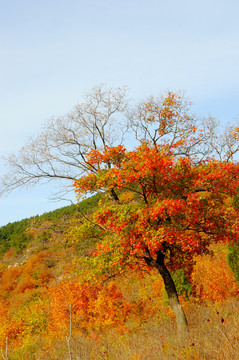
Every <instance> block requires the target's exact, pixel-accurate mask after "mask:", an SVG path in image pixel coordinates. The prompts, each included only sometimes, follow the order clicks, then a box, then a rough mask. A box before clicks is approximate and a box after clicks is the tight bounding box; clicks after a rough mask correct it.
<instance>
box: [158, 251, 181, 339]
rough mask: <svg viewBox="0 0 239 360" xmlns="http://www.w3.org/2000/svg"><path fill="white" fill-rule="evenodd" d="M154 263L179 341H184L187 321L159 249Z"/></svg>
mask: <svg viewBox="0 0 239 360" xmlns="http://www.w3.org/2000/svg"><path fill="white" fill-rule="evenodd" d="M155 265H156V268H157V270H158V272H159V273H160V275H161V276H162V278H163V281H164V286H165V290H166V293H167V295H168V300H169V305H170V307H171V309H172V310H173V312H174V314H175V317H176V323H177V333H178V338H179V341H180V342H184V340H185V338H186V333H187V330H188V322H187V319H186V316H185V313H184V311H183V308H182V306H181V304H180V302H179V299H178V294H177V290H176V286H175V284H174V281H173V279H172V276H171V274H170V272H169V270H168V269H167V267H166V265H165V263H164V254H162V253H161V251H160V252H158V254H157V261H156V264H155Z"/></svg>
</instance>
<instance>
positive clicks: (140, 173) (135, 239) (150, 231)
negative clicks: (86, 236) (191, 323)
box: [75, 142, 239, 334]
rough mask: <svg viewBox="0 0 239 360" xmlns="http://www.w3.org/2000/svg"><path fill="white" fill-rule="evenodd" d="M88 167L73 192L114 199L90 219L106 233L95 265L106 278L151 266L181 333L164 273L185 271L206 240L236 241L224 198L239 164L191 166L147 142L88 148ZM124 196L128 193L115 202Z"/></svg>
mask: <svg viewBox="0 0 239 360" xmlns="http://www.w3.org/2000/svg"><path fill="white" fill-rule="evenodd" d="M176 151H177V149H176ZM88 162H89V163H91V164H92V165H93V166H96V167H98V168H100V169H101V170H99V171H98V173H97V174H89V175H86V176H83V177H81V178H80V179H78V180H76V182H75V188H76V192H77V194H78V195H81V194H85V193H86V192H94V191H96V189H104V190H107V189H108V191H111V189H114V191H115V192H116V193H117V194H118V197H119V201H117V202H115V201H113V202H103V203H102V205H101V207H100V208H99V210H98V212H97V214H96V215H95V222H97V223H98V224H99V225H100V226H101V228H102V231H103V232H104V233H105V236H104V238H103V240H102V241H101V242H99V243H98V244H97V248H96V250H95V252H94V257H95V258H98V268H101V270H102V275H103V276H105V277H106V278H107V277H112V276H115V274H117V273H121V272H122V271H125V270H129V269H130V270H131V271H132V270H136V271H143V270H145V269H150V268H155V269H157V271H158V272H159V273H160V275H161V276H162V278H163V280H164V285H165V290H166V292H167V295H168V299H169V304H170V306H171V308H172V309H173V311H174V314H175V316H176V321H177V327H178V331H179V334H182V333H183V332H184V330H185V328H186V327H187V320H186V317H185V314H184V312H183V309H182V307H181V306H180V303H179V300H178V295H177V291H176V287H175V284H174V282H173V279H172V276H171V273H170V272H171V271H173V270H176V269H185V270H186V272H187V273H188V274H190V272H191V269H192V266H193V262H194V256H195V255H198V254H203V253H207V252H208V249H209V246H210V245H211V244H212V243H217V242H226V243H229V244H231V243H233V242H235V241H238V238H239V231H238V230H239V222H238V220H239V217H238V215H239V214H238V211H236V210H235V207H234V206H233V204H230V203H228V202H229V201H228V199H229V200H230V199H232V198H233V196H235V194H236V192H237V188H238V186H239V165H238V164H237V163H232V162H231V163H228V162H220V161H215V160H208V161H204V162H203V163H201V164H198V165H193V164H192V162H191V161H190V158H188V157H180V158H179V159H177V158H176V159H175V156H174V154H173V152H172V151H171V153H170V152H168V144H166V145H165V146H163V145H152V144H150V143H147V142H143V143H142V144H141V145H140V146H139V147H137V148H136V149H134V150H133V151H128V152H127V151H126V149H125V148H123V147H122V146H118V147H113V148H112V147H111V148H107V149H106V151H103V152H101V151H98V150H92V151H91V153H90V154H89V156H88ZM109 163H110V164H111V167H109ZM126 191H127V192H129V191H130V192H131V193H132V194H133V196H131V198H129V200H128V201H121V196H120V194H124V192H126ZM231 202H232V201H231ZM94 263H96V260H95V259H94Z"/></svg>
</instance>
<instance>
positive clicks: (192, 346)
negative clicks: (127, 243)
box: [0, 195, 239, 360]
mask: <svg viewBox="0 0 239 360" xmlns="http://www.w3.org/2000/svg"><path fill="white" fill-rule="evenodd" d="M98 201H99V196H98V195H95V196H93V197H91V198H88V199H86V200H84V201H82V202H81V203H80V204H79V205H71V206H68V207H64V208H61V209H58V210H55V211H52V212H49V213H45V214H44V215H42V216H36V217H32V218H30V219H25V220H22V221H19V222H15V223H11V224H8V225H6V226H4V227H2V228H0V254H1V261H0V323H1V327H0V347H1V349H2V357H3V359H4V358H7V359H11V360H14V359H19V360H20V359H27V360H37V359H42V360H46V359H47V360H49V359H50V360H58V359H62V360H64V359H117V360H118V359H122V360H124V359H125V360H126V359H127V360H128V359H142V360H145V359H153V360H154V359H155V360H156V359H159V358H160V359H179V360H180V359H182V360H184V359H188V360H191V359H194V360H199V359H200V360H203V359H216V360H228V359H235V356H236V354H237V352H238V350H239V346H238V342H239V337H238V334H239V320H238V319H239V312H238V308H239V307H238V302H239V298H238V293H239V288H238V285H237V282H236V280H235V276H234V274H233V272H232V271H231V268H230V266H229V265H228V263H227V257H228V249H227V248H226V247H225V245H222V244H218V245H216V246H214V247H213V248H212V249H211V250H213V252H214V256H213V255H212V254H208V255H204V256H201V257H198V258H197V262H196V265H195V268H194V270H193V272H192V274H191V276H190V278H188V279H187V278H186V276H185V273H184V272H183V271H175V273H174V274H173V277H174V281H175V283H176V285H177V290H178V293H179V294H180V299H181V302H182V304H183V307H184V310H185V312H186V313H187V316H188V319H189V329H190V332H189V338H188V341H187V344H186V345H185V344H184V346H180V345H179V344H178V343H177V340H176V338H175V323H174V315H173V314H172V311H171V310H170V309H169V308H168V304H167V296H166V293H165V291H164V288H163V282H162V280H161V278H160V277H159V276H158V274H157V273H156V272H152V273H151V274H149V273H145V274H144V276H142V275H140V276H133V275H132V274H131V273H124V274H123V275H120V277H118V278H117V277H116V278H112V279H109V280H108V281H106V282H105V283H103V284H97V283H96V282H95V280H94V279H93V278H92V279H91V281H88V282H85V281H84V283H83V285H81V283H82V279H83V278H84V272H85V271H88V270H87V267H86V265H84V264H85V261H84V260H85V259H87V258H88V255H90V254H91V253H92V251H93V249H94V247H95V244H96V242H97V236H98V235H97V231H95V232H92V229H91V228H90V227H89V226H88V223H89V221H90V219H91V213H92V212H94V211H96V208H97V202H98ZM82 224H83V227H82ZM79 226H81V227H80V228H81V232H79V230H78V229H79ZM82 229H83V230H84V229H85V230H84V231H83V230H82ZM230 254H231V255H230V256H231V262H230V263H231V264H234V266H232V268H233V270H234V271H235V274H236V276H238V275H237V272H236V271H237V270H236V266H235V264H236V261H237V260H236V256H238V255H237V254H238V253H237V252H236V251H232V249H231V250H230ZM6 345H7V347H6ZM5 354H7V355H5Z"/></svg>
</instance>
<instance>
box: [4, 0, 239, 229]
mask: <svg viewBox="0 0 239 360" xmlns="http://www.w3.org/2000/svg"><path fill="white" fill-rule="evenodd" d="M238 14H239V1H238V0H223V1H222V0H221V1H220V0H217V1H214V0H210V1H208V0H200V1H198V0H181V1H178V0H170V1H168V0H120V1H114V0H84V1H83V0H38V1H37V0H35V1H32V0H21V1H19V0H1V2H0V47H1V57H0V121H1V131H0V155H1V156H2V155H6V154H8V153H11V152H16V151H17V150H18V148H20V147H21V146H22V145H24V143H25V142H26V140H27V138H28V137H29V136H31V135H33V134H34V133H36V132H38V131H39V130H40V128H41V124H42V123H43V122H44V121H45V120H47V119H48V118H50V117H51V116H53V115H54V116H60V115H64V114H65V113H67V112H68V111H70V110H71V109H72V107H73V106H74V105H75V104H77V103H78V102H79V101H80V100H81V95H82V94H83V93H84V92H85V91H87V90H89V89H91V88H92V87H94V86H95V85H98V84H101V83H105V84H107V85H109V86H123V85H127V86H128V87H129V88H130V89H131V95H132V96H133V97H136V98H140V99H141V98H143V97H145V96H147V95H150V94H153V95H157V94H160V93H161V92H163V91H165V90H167V89H174V90H177V89H183V90H185V91H186V94H187V96H189V97H190V98H191V100H192V102H193V104H194V106H193V111H195V112H196V113H197V114H199V115H205V116H206V115H212V116H215V117H217V118H218V119H219V120H221V121H222V122H224V123H225V122H227V121H230V122H234V121H236V119H237V120H238V119H239V109H238V100H239V99H238V98H239V88H238V85H239V71H238V69H239V22H238ZM0 161H1V162H0V173H2V172H3V171H4V163H3V161H2V160H0ZM52 189H53V186H46V185H41V186H38V187H36V188H29V189H27V190H24V191H15V192H14V193H12V194H11V195H9V196H8V197H4V198H0V226H1V225H4V224H6V223H8V222H12V221H16V220H20V219H22V218H26V217H29V216H31V215H36V214H41V213H43V212H45V211H49V210H52V209H54V208H57V207H61V206H64V205H66V204H67V203H54V202H51V201H49V197H50V196H51V194H52Z"/></svg>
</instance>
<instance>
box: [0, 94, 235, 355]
mask: <svg viewBox="0 0 239 360" xmlns="http://www.w3.org/2000/svg"><path fill="white" fill-rule="evenodd" d="M190 107H191V104H190V102H189V100H188V99H187V98H186V97H185V96H184V94H183V93H181V92H178V93H175V92H170V91H169V92H167V93H166V94H164V95H162V96H160V97H157V98H156V97H149V98H147V99H146V100H144V101H142V102H140V103H137V104H129V100H128V98H127V90H126V89H120V88H118V89H105V88H102V87H97V88H95V89H93V90H92V91H91V92H90V93H87V94H86V97H85V101H84V102H83V103H82V104H79V105H77V106H76V107H75V108H74V110H73V112H71V113H69V114H67V115H66V116H65V117H62V118H58V119H51V120H50V121H48V122H47V123H46V124H45V125H44V127H43V130H42V132H41V133H40V134H39V135H38V136H36V137H34V138H32V139H31V140H30V141H29V143H28V144H27V145H26V146H24V147H23V148H22V149H20V151H19V153H18V154H16V155H15V154H13V155H10V156H9V158H8V159H7V163H8V165H9V172H8V173H7V174H6V175H5V177H3V178H2V182H1V189H2V192H3V193H7V192H11V191H13V190H14V189H16V188H21V187H24V186H26V185H29V184H32V185H37V184H38V182H40V181H55V182H58V181H60V182H61V188H60V189H61V190H60V191H58V193H57V194H56V195H55V196H56V197H59V198H63V197H66V196H67V194H68V192H69V191H72V190H73V191H74V192H75V195H76V199H77V202H76V204H72V205H70V206H67V207H64V208H61V209H57V210H55V211H52V212H50V213H45V214H43V215H41V216H35V217H32V218H29V219H24V220H22V221H19V222H15V223H9V224H7V225H5V226H3V227H1V228H0V256H1V261H0V321H1V327H0V349H1V356H2V359H5V360H6V359H11V360H15V359H16V360H17V359H29V360H30V359H32V360H37V359H42V360H46V359H48V360H57V359H63V360H64V359H66V360H76V359H86V360H87V359H89V360H90V359H105V360H106V359H112V360H113V359H122V360H124V359H125V360H128V359H138V360H146V359H152V360H154V359H155V360H156V359H162V360H164V359H165V360H167V359H169V360H171V359H178V360H184V359H186V360H187V359H188V360H210V359H212V360H229V359H231V360H234V359H235V358H236V356H237V354H238V353H239V336H238V334H239V331H238V330H239V320H238V319H239V307H238V301H239V241H238V240H239V164H238V151H239V126H238V125H237V124H234V125H228V126H227V127H225V128H224V129H222V127H221V126H219V124H218V123H217V121H216V120H215V119H213V118H211V117H208V118H199V117H197V116H196V115H194V114H192V113H191V112H190ZM129 139H133V140H129ZM131 143H133V145H132V144H131Z"/></svg>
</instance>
